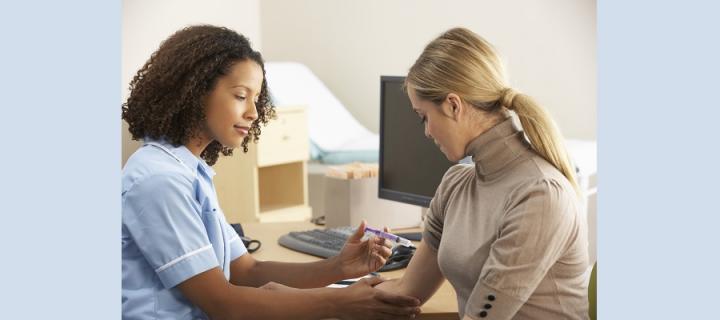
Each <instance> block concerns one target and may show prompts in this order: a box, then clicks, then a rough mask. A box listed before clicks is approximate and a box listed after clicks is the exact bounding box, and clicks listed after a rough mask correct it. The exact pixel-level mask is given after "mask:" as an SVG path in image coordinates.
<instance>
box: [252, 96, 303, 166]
mask: <svg viewBox="0 0 720 320" xmlns="http://www.w3.org/2000/svg"><path fill="white" fill-rule="evenodd" d="M308 140H309V137H308V129H307V117H306V115H305V112H304V110H303V109H294V110H292V111H291V110H282V109H278V110H277V119H274V120H270V122H269V123H268V125H267V127H264V128H263V130H262V133H261V134H260V141H258V153H257V157H258V158H257V160H258V166H260V167H263V166H271V165H276V164H281V163H287V162H292V161H301V160H307V159H308V156H309V153H310V149H309V141H308Z"/></svg>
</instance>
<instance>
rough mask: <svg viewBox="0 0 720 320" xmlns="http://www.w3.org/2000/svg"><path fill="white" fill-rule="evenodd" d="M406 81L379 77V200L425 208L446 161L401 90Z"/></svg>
mask: <svg viewBox="0 0 720 320" xmlns="http://www.w3.org/2000/svg"><path fill="white" fill-rule="evenodd" d="M403 81H405V77H389V76H382V77H380V179H379V183H380V186H379V194H378V196H379V197H380V198H383V199H387V200H394V201H400V202H405V203H409V204H415V205H419V206H423V207H428V206H429V204H430V200H431V199H432V197H433V196H434V195H435V189H437V187H438V185H439V184H440V180H442V177H443V175H444V174H445V171H447V169H448V168H450V167H451V166H452V165H453V163H452V162H450V161H448V160H447V158H445V155H444V154H443V153H442V152H441V151H440V149H439V148H438V147H437V146H435V143H433V141H432V140H431V139H428V138H426V137H425V128H424V124H423V123H422V122H421V121H420V117H418V115H417V114H416V113H415V112H414V111H413V110H412V106H411V104H410V99H409V98H408V96H407V93H405V92H404V91H403V89H402V85H403Z"/></svg>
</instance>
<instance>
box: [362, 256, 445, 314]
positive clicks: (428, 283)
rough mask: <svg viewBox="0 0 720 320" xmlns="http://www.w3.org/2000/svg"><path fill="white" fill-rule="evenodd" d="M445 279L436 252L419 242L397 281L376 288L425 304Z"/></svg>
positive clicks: (390, 281)
mask: <svg viewBox="0 0 720 320" xmlns="http://www.w3.org/2000/svg"><path fill="white" fill-rule="evenodd" d="M443 281H445V277H444V276H443V275H442V272H440V267H439V266H438V260H437V252H435V251H434V250H433V249H431V248H430V247H428V246H427V244H425V242H420V246H419V247H418V249H417V250H416V251H415V254H414V255H413V257H412V259H411V260H410V264H409V265H408V267H407V270H405V273H404V274H403V276H402V277H401V278H399V279H393V280H389V281H385V282H383V283H381V284H379V285H377V286H376V288H378V289H380V290H385V291H389V292H392V293H396V294H401V295H408V296H411V297H415V298H418V299H419V300H420V302H421V303H425V302H426V301H427V300H428V299H430V297H432V295H433V294H435V292H437V290H438V289H439V288H440V286H441V285H442V283H443Z"/></svg>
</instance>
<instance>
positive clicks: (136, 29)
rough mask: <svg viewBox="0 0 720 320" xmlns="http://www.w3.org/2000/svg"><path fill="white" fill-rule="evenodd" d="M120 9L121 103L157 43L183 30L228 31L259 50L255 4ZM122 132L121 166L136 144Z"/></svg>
mask: <svg viewBox="0 0 720 320" xmlns="http://www.w3.org/2000/svg"><path fill="white" fill-rule="evenodd" d="M122 6H123V8H122V15H123V16H122V88H121V90H122V97H123V101H125V99H126V98H127V96H128V93H129V92H128V87H129V84H130V80H132V77H133V76H134V75H135V73H136V72H137V71H138V70H139V69H140V67H142V65H143V64H144V63H145V62H146V61H147V59H148V58H150V55H151V54H152V53H153V52H154V51H155V50H157V48H158V47H159V46H160V42H162V41H163V40H165V39H166V38H167V37H169V36H170V35H171V34H173V33H174V32H175V31H177V30H179V29H181V28H183V27H185V26H188V25H193V24H213V25H218V26H224V27H228V28H230V29H233V30H235V31H237V32H239V33H241V34H243V35H245V36H247V37H248V38H249V39H250V42H251V43H252V45H253V48H254V49H256V50H259V49H261V46H260V1H259V0H203V1H192V0H150V1H148V0H124V1H123V4H122ZM119 110H120V108H119V107H118V111H119ZM118 114H119V113H118ZM122 131H123V132H122V140H123V141H122V148H123V153H122V154H123V159H122V163H123V165H124V164H125V161H126V160H127V158H128V157H129V156H130V154H132V152H134V151H135V149H137V147H138V143H137V142H136V141H132V140H131V138H130V134H129V133H128V132H127V124H126V123H125V121H123V127H122Z"/></svg>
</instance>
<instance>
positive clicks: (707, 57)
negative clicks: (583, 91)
mask: <svg viewBox="0 0 720 320" xmlns="http://www.w3.org/2000/svg"><path fill="white" fill-rule="evenodd" d="M719 13H720V3H718V2H716V1H674V2H670V1H599V3H598V41H599V42H598V48H599V52H598V53H599V54H598V74H599V88H598V89H599V90H598V92H599V97H600V98H599V99H600V100H599V108H598V111H599V117H598V121H599V130H598V131H599V132H598V137H599V138H598V143H599V153H598V154H599V167H598V170H599V180H598V185H599V189H598V196H599V197H598V200H599V206H598V220H599V226H598V229H599V236H598V240H599V246H598V249H599V252H598V261H599V262H598V265H599V268H598V281H599V284H598V306H599V309H598V319H717V318H718V317H720V316H719V315H718V311H717V306H718V304H719V302H718V299H719V298H720V294H718V292H719V291H718V289H720V269H719V268H718V267H720V265H719V264H718V257H720V254H718V252H720V236H719V235H720V209H718V199H719V198H720V194H719V191H720V187H718V185H719V184H720V172H719V170H718V166H719V165H720V156H718V151H717V150H718V147H720V141H719V139H720V134H718V131H717V129H718V127H719V125H720V122H719V120H720V103H719V102H718V94H717V92H718V87H719V85H720V83H719V82H718V75H720V63H719V62H718V61H719V59H720V41H718V40H719V39H720V32H718V30H720V23H719V22H718V21H719V19H718V14H719Z"/></svg>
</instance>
